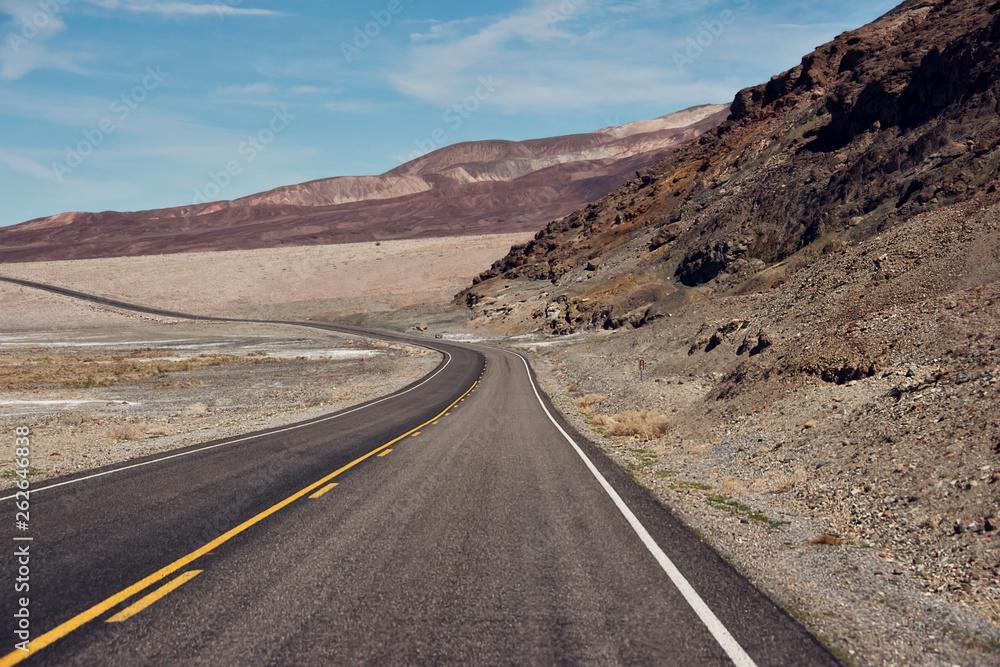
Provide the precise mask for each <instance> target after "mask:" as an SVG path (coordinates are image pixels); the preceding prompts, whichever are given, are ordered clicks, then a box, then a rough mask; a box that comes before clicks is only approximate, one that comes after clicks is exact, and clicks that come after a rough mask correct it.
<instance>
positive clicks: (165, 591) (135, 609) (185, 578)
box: [107, 570, 203, 623]
mask: <svg viewBox="0 0 1000 667" xmlns="http://www.w3.org/2000/svg"><path fill="white" fill-rule="evenodd" d="M202 572H203V570H191V571H190V572H185V573H184V574H182V575H181V576H179V577H177V578H176V579H174V580H173V581H171V582H170V583H169V584H164V585H163V586H160V587H159V588H157V589H156V590H155V591H153V592H152V593H150V594H149V595H147V596H146V597H144V598H142V599H141V600H139V601H138V602H136V603H135V604H132V605H129V606H128V607H125V608H124V609H122V610H121V611H120V612H118V613H117V614H115V615H114V616H112V617H111V618H109V619H108V620H107V622H108V623H121V622H122V621H127V620H128V619H130V618H132V617H133V616H135V615H136V614H138V613H139V612H140V611H142V610H143V609H145V608H146V607H148V606H149V605H151V604H153V603H154V602H156V601H157V600H159V599H161V598H164V597H166V596H167V595H169V594H170V593H171V592H172V591H174V590H176V589H178V588H180V587H181V586H183V585H184V584H186V583H187V582H189V581H191V580H192V579H194V578H195V577H197V576H198V575H199V574H201V573H202Z"/></svg>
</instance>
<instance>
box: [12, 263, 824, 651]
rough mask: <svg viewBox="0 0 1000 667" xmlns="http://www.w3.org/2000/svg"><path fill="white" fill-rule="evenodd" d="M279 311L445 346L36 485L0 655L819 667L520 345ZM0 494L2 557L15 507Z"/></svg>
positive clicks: (802, 637)
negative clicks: (329, 403)
mask: <svg viewBox="0 0 1000 667" xmlns="http://www.w3.org/2000/svg"><path fill="white" fill-rule="evenodd" d="M0 280H6V279H3V278H0ZM8 282H17V283H18V284H21V285H25V286H29V287H35V288H40V289H48V290H49V291H54V292H57V293H61V294H63V295H65V296H71V297H74V298H86V299H88V300H90V301H95V302H98V303H103V304H105V305H111V306H116V307H124V308H130V309H133V310H141V311H143V312H147V313H155V314H161V315H170V316H175V317H188V318H192V319H215V320H222V319H225V318H212V317H197V316H190V315H185V314H183V313H175V312H170V311H163V310H158V309H153V308H145V307H141V306H134V305H132V304H127V303H124V302H119V301H115V300H113V299H104V298H102V297H94V296H91V295H86V294H82V293H79V292H74V291H72V290H64V289H62V288H51V287H50V286H46V285H40V284H37V283H28V282H26V281H10V280H8ZM285 324H293V323H289V322H285ZM299 324H302V325H305V326H310V327H316V328H326V329H329V330H333V331H339V332H347V333H357V334H364V335H368V336H378V337H383V338H388V339H392V340H396V341H405V342H408V343H412V344H417V345H423V346H425V347H429V348H432V349H436V350H438V351H440V352H441V353H442V354H443V356H444V360H443V361H442V363H441V365H440V366H439V367H438V368H437V369H435V371H434V372H432V373H431V374H429V375H428V376H427V377H426V378H424V379H422V380H420V381H418V382H416V383H414V384H413V385H411V386H410V387H408V388H404V389H403V390H401V391H399V392H396V393H395V394H392V395H390V396H388V397H384V398H381V399H376V400H373V401H370V402H369V403H367V404H365V405H363V406H358V407H355V408H350V409H347V410H343V411H340V412H339V413H334V414H332V415H328V416H326V417H322V418H319V419H315V420H311V421H309V422H304V423H302V424H298V425H294V426H293V427H284V428H279V429H271V430H270V431H266V432H261V433H259V434H249V435H248V436H243V437H240V438H232V439H228V440H223V441H217V442H213V443H205V444H202V445H197V446H193V447H190V448H187V449H186V450H179V451H177V452H171V453H170V454H167V455H160V456H158V457H149V458H147V459H144V460H139V461H132V462H129V463H126V464H121V465H119V466H113V467H109V468H107V469H103V470H99V471H90V472H88V473H83V474H80V475H76V476H71V477H67V478H62V479H58V480H53V481H51V482H47V483H43V484H39V485H38V487H37V488H36V489H35V490H34V491H33V493H32V496H31V530H30V535H31V536H32V538H33V541H32V542H30V553H31V558H30V586H31V590H30V605H29V608H30V613H31V616H30V629H31V639H32V642H33V644H32V645H31V646H30V648H32V651H31V652H30V653H24V652H22V651H17V650H11V649H13V648H14V643H15V642H16V641H18V639H17V638H16V637H15V635H14V631H15V629H16V623H18V621H17V619H14V618H13V610H14V609H15V608H16V607H17V600H16V598H17V597H18V596H17V594H15V593H14V592H13V582H14V581H15V579H16V577H17V576H18V568H19V565H18V563H17V559H16V558H12V557H6V558H4V559H3V560H2V563H0V585H2V586H3V587H4V590H5V593H4V595H3V600H4V610H5V613H4V614H3V616H4V623H3V634H2V635H0V638H2V639H0V641H5V642H7V646H4V647H3V650H0V656H5V657H0V667H3V666H4V665H13V664H17V663H18V662H22V661H23V664H38V665H49V664H51V665H64V664H86V665H135V664H158V665H159V664H180V663H184V664H264V665H285V664H295V665H313V664H315V665H324V664H331V663H334V664H441V663H446V664H454V663H463V664H468V663H473V664H511V663H518V664H538V663H589V664H656V665H665V664H666V665H716V664H734V663H735V664H743V665H752V664H758V665H803V664H816V665H834V664H838V663H837V661H836V659H835V658H834V657H833V656H832V655H831V654H830V653H829V652H828V651H827V650H826V649H825V648H824V647H823V646H822V645H821V644H819V643H818V642H817V641H816V640H815V639H814V638H813V637H812V636H810V635H809V634H808V633H807V632H806V631H805V630H804V629H803V628H802V627H801V626H800V625H799V624H797V623H796V622H795V621H794V620H793V619H791V618H790V617H789V616H788V615H787V614H785V613H784V612H783V611H782V610H781V609H780V608H778V607H777V606H776V605H774V604H773V603H772V602H771V601H770V600H769V599H768V598H767V597H766V596H765V595H763V594H762V593H761V592H759V591H758V590H757V589H756V588H754V587H753V586H752V585H751V584H750V583H749V582H747V581H746V580H745V579H744V578H743V577H741V576H740V575H739V574H738V573H737V572H736V571H735V570H734V569H733V568H732V567H730V566H729V565H728V564H727V563H725V562H724V561H723V560H722V559H721V558H720V557H719V556H718V555H717V554H716V553H715V552H714V551H713V550H712V549H711V548H710V547H708V546H707V545H706V544H705V543H704V542H702V541H701V540H700V539H698V538H697V537H696V536H695V535H694V534H693V533H692V532H691V531H690V530H688V529H686V528H685V527H684V526H682V525H681V524H680V523H679V522H678V521H677V520H676V519H675V517H674V516H673V515H672V514H671V513H670V512H669V511H667V510H666V509H664V508H663V507H662V506H660V505H659V504H658V503H657V502H656V501H655V499H653V498H652V497H651V496H650V495H649V493H648V492H646V491H645V490H644V489H642V488H641V487H639V486H638V485H637V484H636V483H635V482H634V481H633V480H632V479H631V478H630V477H628V476H627V475H626V474H625V473H624V472H623V471H621V469H619V468H618V467H617V466H615V465H614V464H613V463H612V462H611V461H610V460H609V459H607V458H606V457H605V456H604V455H603V454H602V453H601V452H600V451H599V450H598V449H597V448H596V447H594V446H593V445H592V444H591V443H589V442H587V441H586V440H585V439H584V438H582V437H581V436H580V435H579V434H578V433H576V432H575V431H574V430H573V429H572V427H570V426H569V425H568V424H567V423H566V422H565V421H564V420H563V419H562V418H561V417H560V416H559V414H558V413H557V412H556V411H555V410H554V408H553V407H552V406H551V404H550V403H549V402H548V399H547V398H546V397H545V396H544V394H543V393H541V392H540V390H539V389H538V388H537V385H536V383H535V381H534V379H533V376H532V374H531V370H530V367H529V366H528V364H527V362H526V361H525V360H524V359H523V358H522V357H520V356H519V355H516V354H515V353H512V352H509V351H505V350H499V349H494V348H489V347H485V346H473V345H462V344H455V343H449V342H445V341H437V340H435V341H429V340H423V339H411V338H407V337H406V336H402V335H400V334H394V333H389V332H372V331H366V330H362V329H358V328H354V327H341V326H333V325H320V324H316V323H299ZM11 440H12V441H13V438H11ZM95 472H96V473H97V474H96V475H95ZM0 508H2V512H3V513H2V516H3V517H4V519H3V523H2V524H0V525H2V526H3V530H2V531H0V535H2V537H0V539H4V540H5V541H6V544H7V545H8V553H12V552H13V549H14V547H13V546H12V545H14V544H15V543H14V542H13V540H14V538H15V537H18V536H23V535H20V534H18V533H17V531H15V530H14V528H13V517H14V514H15V507H14V499H4V500H3V501H2V502H0ZM17 544H24V543H23V542H21V543H17ZM8 610H9V613H8Z"/></svg>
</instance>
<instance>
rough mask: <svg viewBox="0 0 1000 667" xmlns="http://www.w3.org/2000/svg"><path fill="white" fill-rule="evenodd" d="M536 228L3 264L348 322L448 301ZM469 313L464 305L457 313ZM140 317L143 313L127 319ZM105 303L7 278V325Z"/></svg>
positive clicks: (136, 290)
mask: <svg viewBox="0 0 1000 667" xmlns="http://www.w3.org/2000/svg"><path fill="white" fill-rule="evenodd" d="M530 237H531V235H530V234H528V235H525V234H502V235H492V236H463V237H451V238H443V239H420V240H409V241H383V242H381V243H377V242H373V243H350V244H343V245H329V246H303V247H293V248H276V249H266V250H234V251H225V252H205V253H183V254H173V255H149V256H144V257H112V258H105V259H84V260H74V261H61V262H28V263H23V264H4V265H3V266H2V267H0V275H3V276H7V277H11V278H21V279H25V280H34V281H37V282H45V283H51V284H55V285H59V286H61V287H69V288H73V289H77V290H80V291H83V292H91V293H94V294H100V295H102V296H111V297H114V298H117V299H121V300H124V301H132V302H135V303H140V304H143V305H149V306H155V307H158V308H164V309H171V310H179V311H182V312H190V313H193V314H199V315H202V314H204V315H223V316H230V317H253V318H268V319H277V318H282V319H289V318H295V319H308V318H325V319H331V318H336V319H344V318H345V317H350V316H355V317H364V316H366V315H369V314H372V313H380V312H396V313H399V312H402V313H404V314H403V315H397V316H399V317H404V318H405V317H406V315H405V313H407V312H408V311H410V310H413V311H414V312H417V313H418V315H415V316H416V317H419V311H420V309H421V307H426V306H427V305H428V304H436V306H437V307H438V308H440V305H441V304H446V303H448V302H450V301H451V299H452V297H453V296H454V295H455V294H456V293H457V292H458V291H459V290H461V289H462V288H464V287H466V286H467V285H468V284H469V282H470V281H471V277H472V276H475V275H477V274H478V273H479V272H481V271H483V270H485V269H486V268H488V267H489V266H490V264H492V263H493V261H494V260H496V259H497V258H498V257H500V256H502V255H503V254H504V253H505V252H507V250H508V249H509V248H510V247H511V246H512V245H514V244H516V243H523V242H524V241H526V240H527V239H529V238H530ZM460 316H461V317H464V316H465V312H464V311H463V312H462V314H461V315H460ZM129 317H130V318H131V319H135V320H137V321H138V320H140V319H141V317H140V316H129ZM119 320H120V315H119V314H115V315H114V316H113V317H111V318H110V319H109V318H108V317H107V316H106V314H105V311H104V309H101V308H99V307H95V306H90V305H88V304H80V303H72V302H68V300H66V299H58V300H52V299H50V298H49V297H46V296H44V295H39V294H38V293H37V292H35V291H34V290H30V289H23V288H20V287H14V286H11V285H0V331H22V330H26V329H45V328H48V327H53V326H58V327H60V328H67V327H74V328H75V327H88V326H105V325H109V324H112V323H113V322H117V321H119Z"/></svg>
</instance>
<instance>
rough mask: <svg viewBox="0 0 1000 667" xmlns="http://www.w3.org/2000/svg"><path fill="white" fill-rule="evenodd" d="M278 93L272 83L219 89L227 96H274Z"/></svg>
mask: <svg viewBox="0 0 1000 667" xmlns="http://www.w3.org/2000/svg"><path fill="white" fill-rule="evenodd" d="M277 92H278V89H277V88H275V87H274V86H273V85H271V84H270V83H251V84H249V85H246V86H226V87H225V88H220V89H219V93H220V94H222V95H225V96H239V95H273V94H274V93H277Z"/></svg>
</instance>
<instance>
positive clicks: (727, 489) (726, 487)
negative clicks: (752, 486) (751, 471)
mask: <svg viewBox="0 0 1000 667" xmlns="http://www.w3.org/2000/svg"><path fill="white" fill-rule="evenodd" d="M719 490H720V491H721V492H722V493H724V494H725V495H727V496H738V495H742V494H744V493H746V492H747V487H745V486H744V485H743V482H742V481H741V480H740V478H739V477H724V478H723V479H722V481H721V482H720V483H719Z"/></svg>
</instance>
